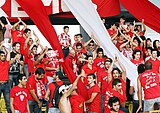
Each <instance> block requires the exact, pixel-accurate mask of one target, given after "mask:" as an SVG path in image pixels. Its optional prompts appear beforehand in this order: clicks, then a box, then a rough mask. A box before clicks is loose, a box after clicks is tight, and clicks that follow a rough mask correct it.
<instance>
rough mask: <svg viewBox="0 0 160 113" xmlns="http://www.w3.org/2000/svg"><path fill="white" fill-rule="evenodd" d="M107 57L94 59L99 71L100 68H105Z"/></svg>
mask: <svg viewBox="0 0 160 113" xmlns="http://www.w3.org/2000/svg"><path fill="white" fill-rule="evenodd" d="M105 60H106V59H105V58H98V57H97V58H95V59H94V64H93V65H94V66H95V67H96V68H97V72H98V71H99V70H100V69H103V68H104V61H105Z"/></svg>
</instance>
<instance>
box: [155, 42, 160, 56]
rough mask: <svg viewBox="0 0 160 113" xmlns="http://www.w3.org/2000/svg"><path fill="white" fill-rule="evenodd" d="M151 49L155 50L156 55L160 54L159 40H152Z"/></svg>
mask: <svg viewBox="0 0 160 113" xmlns="http://www.w3.org/2000/svg"><path fill="white" fill-rule="evenodd" d="M153 49H156V50H157V56H158V57H159V56H160V41H159V40H154V41H153Z"/></svg>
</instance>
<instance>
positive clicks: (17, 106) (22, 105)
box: [10, 74, 30, 113]
mask: <svg viewBox="0 0 160 113" xmlns="http://www.w3.org/2000/svg"><path fill="white" fill-rule="evenodd" d="M17 80H18V85H17V86H14V87H13V88H12V89H11V92H10V106H11V111H12V113H26V112H27V113H30V111H29V105H28V96H29V94H28V90H27V89H26V82H27V78H26V76H25V75H23V74H20V75H18V77H17Z"/></svg>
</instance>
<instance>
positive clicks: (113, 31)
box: [107, 29, 116, 36]
mask: <svg viewBox="0 0 160 113" xmlns="http://www.w3.org/2000/svg"><path fill="white" fill-rule="evenodd" d="M107 31H108V33H109V35H110V36H113V35H114V34H116V31H115V30H110V29H107Z"/></svg>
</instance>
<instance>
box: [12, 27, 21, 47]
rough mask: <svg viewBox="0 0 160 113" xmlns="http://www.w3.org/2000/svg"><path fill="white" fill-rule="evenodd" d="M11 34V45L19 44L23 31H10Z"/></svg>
mask: <svg viewBox="0 0 160 113" xmlns="http://www.w3.org/2000/svg"><path fill="white" fill-rule="evenodd" d="M11 34H12V44H13V43H14V42H20V38H22V37H23V34H24V30H23V29H22V30H20V31H18V30H12V29H11Z"/></svg>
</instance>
